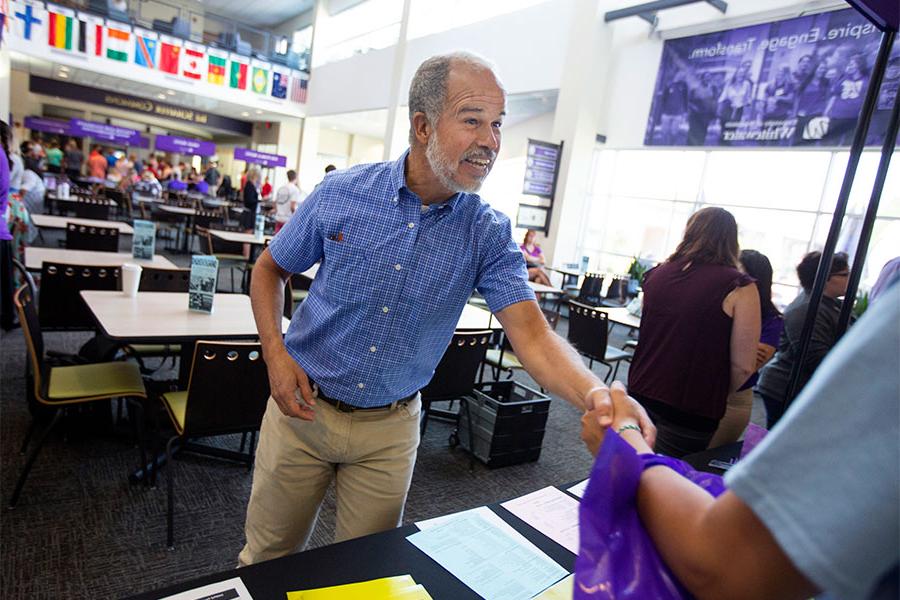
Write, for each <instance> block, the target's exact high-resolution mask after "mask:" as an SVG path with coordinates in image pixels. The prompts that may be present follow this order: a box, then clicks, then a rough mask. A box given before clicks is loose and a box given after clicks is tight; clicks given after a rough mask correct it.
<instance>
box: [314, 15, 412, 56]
mask: <svg viewBox="0 0 900 600" xmlns="http://www.w3.org/2000/svg"><path fill="white" fill-rule="evenodd" d="M402 17H403V0H366V1H365V2H361V3H359V4H357V5H356V6H354V7H352V8H348V9H347V10H345V11H342V12H340V13H338V14H336V15H334V16H331V15H320V16H319V17H318V18H317V19H316V27H317V29H318V31H316V52H315V55H314V57H313V63H314V64H313V66H314V67H318V66H320V65H323V64H326V63H330V62H334V61H338V60H343V59H345V58H350V57H351V56H353V55H355V54H363V53H366V52H368V51H370V50H378V49H380V48H387V47H390V46H393V45H395V44H396V43H397V39H398V38H399V36H400V20H401V19H402Z"/></svg>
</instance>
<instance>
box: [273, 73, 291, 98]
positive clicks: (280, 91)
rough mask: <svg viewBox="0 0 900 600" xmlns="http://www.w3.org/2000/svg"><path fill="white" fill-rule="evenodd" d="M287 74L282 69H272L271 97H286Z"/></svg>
mask: <svg viewBox="0 0 900 600" xmlns="http://www.w3.org/2000/svg"><path fill="white" fill-rule="evenodd" d="M288 78H289V77H288V74H287V73H285V72H283V71H276V70H272V97H273V98H281V99H282V100H284V99H285V98H287V86H288Z"/></svg>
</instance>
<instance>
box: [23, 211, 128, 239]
mask: <svg viewBox="0 0 900 600" xmlns="http://www.w3.org/2000/svg"><path fill="white" fill-rule="evenodd" d="M31 222H32V223H34V224H35V225H37V226H38V227H47V228H49V229H65V228H66V224H67V223H76V224H78V225H87V226H89V227H114V228H116V229H118V230H119V233H120V234H123V235H132V234H133V233H134V229H132V227H131V225H129V224H128V223H123V222H121V221H102V220H100V219H79V218H77V217H60V216H58V215H31Z"/></svg>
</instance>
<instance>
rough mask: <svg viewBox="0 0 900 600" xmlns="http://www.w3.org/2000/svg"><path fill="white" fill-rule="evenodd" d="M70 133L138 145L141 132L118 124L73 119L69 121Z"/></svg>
mask: <svg viewBox="0 0 900 600" xmlns="http://www.w3.org/2000/svg"><path fill="white" fill-rule="evenodd" d="M69 135H74V136H77V137H91V138H94V139H95V140H105V141H107V142H114V143H118V144H131V142H134V144H133V145H135V146H136V145H138V144H139V143H140V140H139V138H140V137H141V134H140V132H139V131H137V130H135V129H129V128H127V127H119V126H118V125H108V124H106V123H95V122H94V121H85V120H84V119H72V120H71V121H69Z"/></svg>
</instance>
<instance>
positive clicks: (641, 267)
mask: <svg viewBox="0 0 900 600" xmlns="http://www.w3.org/2000/svg"><path fill="white" fill-rule="evenodd" d="M646 272H647V265H646V264H644V262H642V261H641V257H639V256H635V257H634V259H633V260H632V261H631V265H629V267H628V278H629V281H628V294H629V295H632V296H633V295H635V294H637V291H638V288H639V287H640V286H641V281H642V280H643V279H644V273H646Z"/></svg>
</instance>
